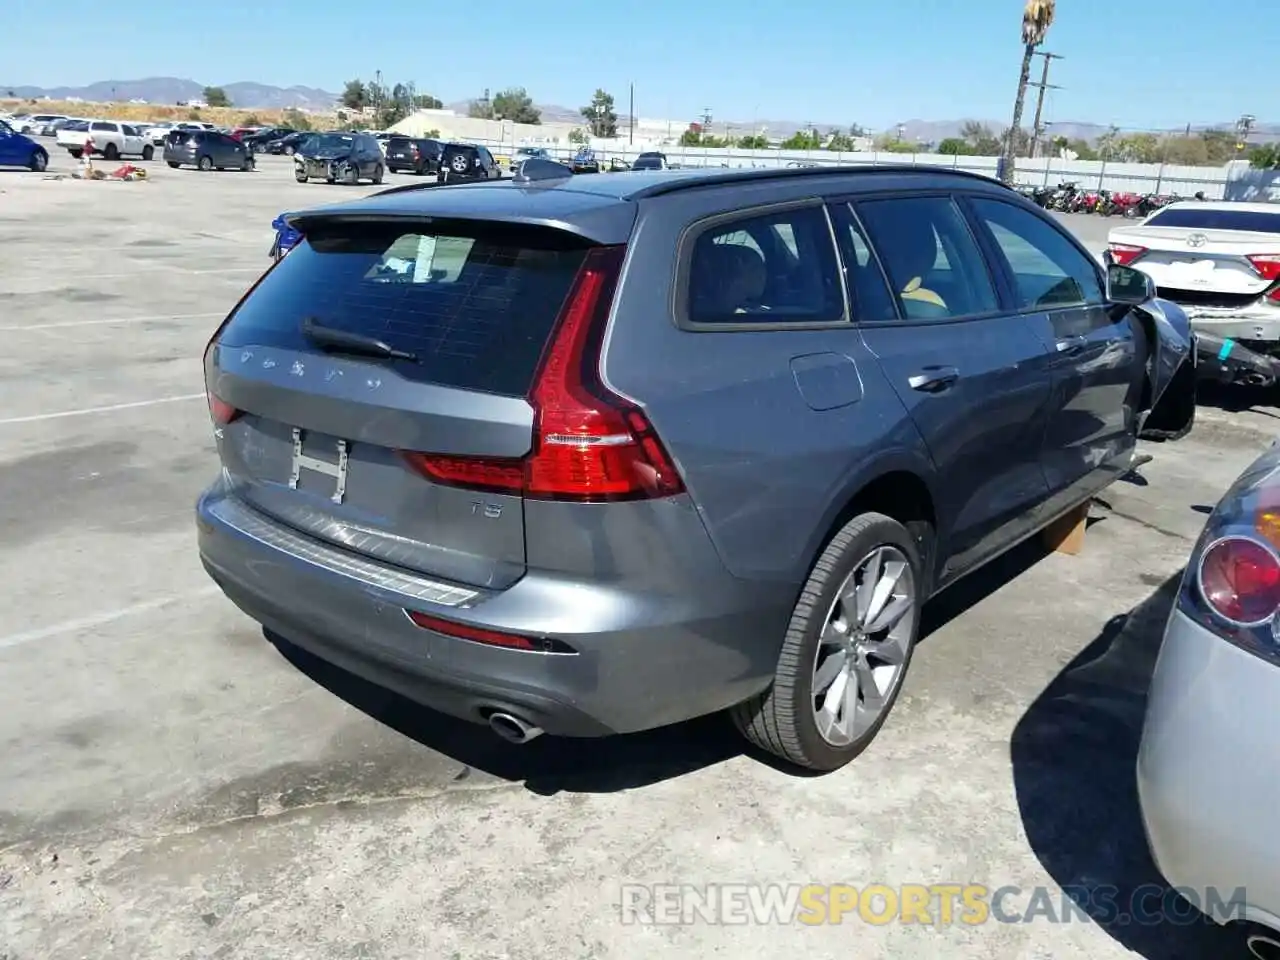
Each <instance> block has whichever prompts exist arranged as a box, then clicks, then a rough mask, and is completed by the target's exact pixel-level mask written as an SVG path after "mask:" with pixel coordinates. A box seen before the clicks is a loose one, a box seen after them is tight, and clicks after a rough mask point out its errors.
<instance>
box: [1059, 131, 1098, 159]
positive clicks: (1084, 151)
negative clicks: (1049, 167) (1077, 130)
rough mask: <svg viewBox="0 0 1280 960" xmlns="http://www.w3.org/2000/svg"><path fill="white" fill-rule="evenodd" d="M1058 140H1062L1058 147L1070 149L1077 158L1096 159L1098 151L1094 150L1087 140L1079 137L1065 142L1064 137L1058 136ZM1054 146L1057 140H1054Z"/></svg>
mask: <svg viewBox="0 0 1280 960" xmlns="http://www.w3.org/2000/svg"><path fill="white" fill-rule="evenodd" d="M1058 140H1061V141H1062V145H1061V147H1059V149H1066V150H1070V151H1071V152H1072V153H1074V154H1075V155H1076V159H1077V160H1097V159H1098V151H1096V150H1094V149H1093V147H1092V146H1091V145H1090V144H1089V141H1087V140H1082V139H1080V138H1079V137H1077V138H1076V139H1074V140H1072V141H1070V142H1067V139H1066V137H1059V138H1058ZM1054 146H1058V141H1057V140H1055V141H1054Z"/></svg>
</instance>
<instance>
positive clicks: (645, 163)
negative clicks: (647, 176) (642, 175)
mask: <svg viewBox="0 0 1280 960" xmlns="http://www.w3.org/2000/svg"><path fill="white" fill-rule="evenodd" d="M669 168H670V164H668V163H667V155H666V154H665V153H662V152H660V151H657V150H646V151H645V152H644V153H642V154H640V155H639V156H637V157H636V159H635V161H634V162H633V163H632V164H631V169H632V170H667V169H669Z"/></svg>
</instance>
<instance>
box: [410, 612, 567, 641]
mask: <svg viewBox="0 0 1280 960" xmlns="http://www.w3.org/2000/svg"><path fill="white" fill-rule="evenodd" d="M405 613H407V614H408V615H409V619H410V620H412V621H413V622H414V624H415V625H417V626H419V627H422V629H424V630H431V631H433V632H434V633H442V634H444V635H445V636H446V637H456V638H457V639H459V640H470V641H472V642H474V643H484V644H488V645H489V646H491V647H508V648H510V649H513V650H539V649H541V646H542V645H541V644H539V643H538V642H537V641H536V640H534V639H532V638H531V637H522V636H520V635H519V634H516V633H502V632H500V631H497V630H486V629H484V628H483V627H473V626H470V625H469V624H465V623H458V622H456V621H454V620H442V619H440V618H439V617H433V616H431V615H430V614H426V613H419V612H418V611H417V610H406V611H405Z"/></svg>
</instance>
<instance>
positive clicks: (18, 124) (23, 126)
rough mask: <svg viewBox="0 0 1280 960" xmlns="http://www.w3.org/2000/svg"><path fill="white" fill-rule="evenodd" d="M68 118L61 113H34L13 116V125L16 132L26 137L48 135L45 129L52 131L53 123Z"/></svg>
mask: <svg viewBox="0 0 1280 960" xmlns="http://www.w3.org/2000/svg"><path fill="white" fill-rule="evenodd" d="M66 119H68V118H67V117H66V116H64V115H63V114H61V113H36V114H31V115H28V116H25V117H14V124H13V127H14V129H15V130H17V131H18V133H20V134H22V135H23V136H27V137H42V136H49V134H47V133H45V131H46V130H50V131H52V129H53V124H55V123H56V122H57V121H59V120H66Z"/></svg>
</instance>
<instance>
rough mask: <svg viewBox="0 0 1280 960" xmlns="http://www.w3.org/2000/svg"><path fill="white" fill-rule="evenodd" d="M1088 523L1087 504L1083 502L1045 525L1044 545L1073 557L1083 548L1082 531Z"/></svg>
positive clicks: (1055, 551)
mask: <svg viewBox="0 0 1280 960" xmlns="http://www.w3.org/2000/svg"><path fill="white" fill-rule="evenodd" d="M1088 525H1089V504H1087V503H1084V504H1081V505H1080V506H1078V507H1076V508H1075V509H1074V510H1072V511H1071V512H1070V513H1068V514H1066V515H1064V516H1062V517H1059V518H1058V519H1057V520H1055V521H1054V522H1053V523H1051V524H1049V526H1047V527H1045V530H1044V533H1042V534H1041V536H1042V537H1043V538H1044V545H1045V547H1046V548H1047V549H1049V550H1052V551H1053V552H1054V553H1065V554H1067V555H1068V556H1072V557H1074V556H1075V555H1076V554H1078V553H1079V552H1080V551H1081V550H1083V549H1084V532H1085V529H1086V528H1087V527H1088Z"/></svg>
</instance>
